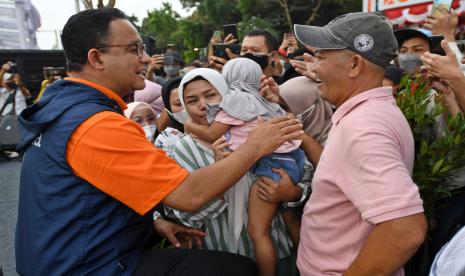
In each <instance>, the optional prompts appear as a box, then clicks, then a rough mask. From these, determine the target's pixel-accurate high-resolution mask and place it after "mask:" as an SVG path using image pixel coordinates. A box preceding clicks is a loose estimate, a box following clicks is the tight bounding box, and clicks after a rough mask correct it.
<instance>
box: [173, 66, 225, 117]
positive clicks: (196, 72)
mask: <svg viewBox="0 0 465 276" xmlns="http://www.w3.org/2000/svg"><path fill="white" fill-rule="evenodd" d="M196 77H202V78H204V79H205V80H206V81H208V82H209V83H210V84H211V85H212V86H213V87H214V88H215V89H216V90H217V91H218V92H219V93H220V94H221V96H222V97H223V95H226V94H227V93H228V84H227V83H226V81H225V79H224V78H223V76H222V75H221V74H220V73H218V72H217V71H215V70H213V69H209V68H196V69H193V70H191V71H189V72H187V74H186V75H184V77H183V78H182V80H181V83H180V84H179V88H178V94H179V101H180V102H181V105H182V107H183V108H184V110H187V109H186V104H185V103H184V86H185V85H186V83H188V82H190V81H191V80H193V79H195V78H196Z"/></svg>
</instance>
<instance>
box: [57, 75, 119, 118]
mask: <svg viewBox="0 0 465 276" xmlns="http://www.w3.org/2000/svg"><path fill="white" fill-rule="evenodd" d="M65 80H67V81H72V82H78V83H82V84H85V85H87V86H90V87H92V88H94V89H96V90H98V91H99V92H101V93H102V94H104V95H105V96H107V97H108V98H110V99H112V100H114V101H116V103H117V104H118V105H119V107H120V108H121V110H125V109H126V108H127V105H126V103H125V102H124V101H123V99H122V98H121V97H120V96H119V95H118V94H116V93H115V92H113V91H111V90H110V89H108V88H106V87H104V86H102V85H100V84H97V83H95V82H91V81H88V80H85V79H80V78H70V77H68V78H65Z"/></svg>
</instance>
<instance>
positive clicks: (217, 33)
mask: <svg viewBox="0 0 465 276" xmlns="http://www.w3.org/2000/svg"><path fill="white" fill-rule="evenodd" d="M213 38H214V39H215V40H216V41H221V32H220V30H216V31H214V32H213Z"/></svg>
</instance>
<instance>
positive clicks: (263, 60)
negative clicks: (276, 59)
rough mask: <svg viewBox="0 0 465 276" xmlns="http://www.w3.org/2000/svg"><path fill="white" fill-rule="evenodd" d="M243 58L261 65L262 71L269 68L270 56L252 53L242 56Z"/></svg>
mask: <svg viewBox="0 0 465 276" xmlns="http://www.w3.org/2000/svg"><path fill="white" fill-rule="evenodd" d="M241 57H243V58H248V59H251V60H253V61H255V62H256V63H258V65H260V67H261V68H262V69H263V68H265V67H266V66H268V55H256V54H252V53H247V54H244V55H242V56H241Z"/></svg>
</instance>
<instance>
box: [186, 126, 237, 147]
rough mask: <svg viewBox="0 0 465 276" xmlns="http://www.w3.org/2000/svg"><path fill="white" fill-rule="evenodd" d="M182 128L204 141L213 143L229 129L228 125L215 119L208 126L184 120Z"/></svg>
mask: <svg viewBox="0 0 465 276" xmlns="http://www.w3.org/2000/svg"><path fill="white" fill-rule="evenodd" d="M184 128H185V129H186V131H187V132H190V133H192V134H194V135H195V136H197V137H198V138H200V140H203V141H205V142H209V143H213V142H215V141H216V140H218V139H220V137H221V136H223V135H224V134H225V133H226V132H227V131H228V129H229V125H227V124H223V123H220V122H217V121H213V123H212V124H211V125H209V126H205V125H199V124H196V123H194V122H192V121H188V122H186V124H185V125H184Z"/></svg>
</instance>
